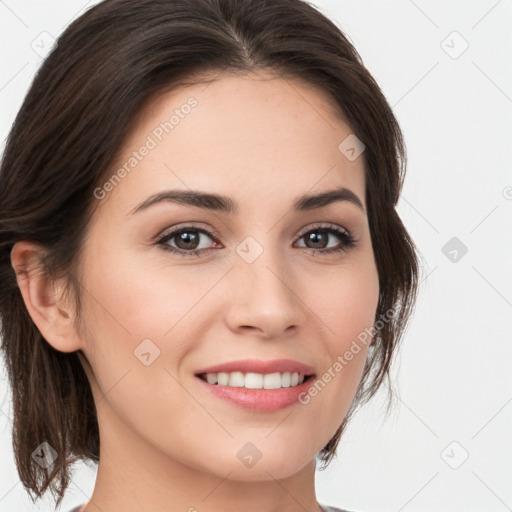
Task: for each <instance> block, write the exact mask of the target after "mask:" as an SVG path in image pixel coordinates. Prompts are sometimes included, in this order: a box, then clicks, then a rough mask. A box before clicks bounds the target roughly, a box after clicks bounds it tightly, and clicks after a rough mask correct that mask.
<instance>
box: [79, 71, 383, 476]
mask: <svg viewBox="0 0 512 512" xmlns="http://www.w3.org/2000/svg"><path fill="white" fill-rule="evenodd" d="M350 135H351V130H350V128H349V126H347V125H346V124H344V123H343V122H342V121H340V120H339V118H338V117H337V116H335V114H334V110H333V106H332V104H330V103H329V102H328V98H326V97H325V96H324V95H323V94H322V93H321V92H319V91H318V90H316V89H314V88H312V87H309V86H305V85H303V84H301V83H299V82H296V81H290V80H285V79H282V78H275V77H274V78H271V77H270V75H261V74H260V75H255V74H250V75H245V76H243V77H224V78H219V79H217V80H216V81H213V82H211V83H209V84H206V83H201V84H199V85H188V86H186V87H182V88H180V89H176V90H174V91H173V92H171V93H166V94H165V95H163V96H161V97H159V98H158V99H155V100H153V101H152V103H151V104H150V105H149V106H148V107H147V108H146V110H145V111H144V115H143V116H142V117H141V118H140V120H139V123H138V125H137V127H136V129H135V131H134V132H133V133H132V134H131V136H130V138H129V140H128V141H127V144H126V145H125V147H124V151H123V154H122V155H121V157H120V158H119V160H118V163H117V165H116V166H115V167H113V168H112V179H111V180H110V185H109V184H106V185H105V184H104V183H102V184H100V188H98V189H97V190H96V192H95V196H96V198H95V200H96V201H97V202H98V208H97V210H96V211H95V213H94V215H93V218H92V222H91V225H90V229H89V231H88V234H87V239H86V243H85V247H84V252H83V253H82V256H83V259H82V260H81V265H82V266H81V276H82V284H83V288H82V305H83V318H84V323H85V327H86V329H85V332H84V333H83V336H82V341H83V346H82V351H83V352H84V354H85V355H86V356H87V359H88V360H89V362H90V364H91V367H92V369H93V372H92V373H91V372H88V375H89V378H90V380H91V385H92V388H93V392H94V395H95V400H96V402H97V410H98V420H99V425H100V435H101V440H102V441H101V450H102V457H104V456H108V454H111V455H112V454H114V453H116V454H117V455H119V456H120V454H121V452H123V450H126V448H127V447H130V454H131V456H138V457H142V456H144V457H153V458H154V460H155V462H156V460H157V459H158V460H159V461H160V462H162V461H164V460H167V461H168V462H169V463H171V461H172V462H173V463H178V464H183V465H185V466H186V467H189V468H192V469H193V470H200V471H203V472H207V473H209V474H213V475H216V476H218V477H222V478H225V476H226V475H227V474H228V473H229V472H231V473H230V476H229V478H231V479H234V480H267V479H269V478H270V477H269V474H270V475H272V477H273V478H276V479H279V478H285V477H288V476H290V475H293V474H294V473H296V472H297V471H299V470H300V469H301V468H303V467H304V466H305V465H306V464H308V463H310V462H311V461H312V459H314V457H315V455H316V454H317V453H318V452H319V451H320V450H321V449H322V448H323V446H324V445H325V444H326V443H327V442H328V441H329V439H331V437H332V436H333V435H334V433H335V431H336V430H337V428H338V427H339V425H340V423H341V421H342V420H343V418H344V416H345V414H346V412H347V410H348V408H349V406H350V403H351V401H352V399H353V396H354V393H355V391H356V388H357V386H358V383H359V381H360V377H361V374H362V369H363V365H364V361H365V358H366V352H367V345H369V343H368V344H366V345H364V344H362V343H359V350H358V351H356V350H355V349H354V344H353V342H354V340H356V341H357V337H358V335H359V334H360V333H361V332H364V331H365V329H367V328H369V327H370V326H372V325H373V321H374V317H375V312H376V308H377V302H378V294H379V286H378V275H377V270H376V266H375V261H374V255H373V250H372V245H371V240H370V233H369V226H368V219H367V216H366V204H365V179H364V167H363V166H364V163H363V157H364V153H363V154H362V155H361V156H360V157H357V154H358V152H359V150H360V148H359V147H357V146H355V147H354V142H353V136H352V137H351V138H349V139H347V140H346V141H345V139H346V138H347V137H348V136H350ZM343 141H345V142H343ZM342 142H343V144H342V145H341V149H340V147H339V146H340V144H341V143H342ZM351 147H354V149H355V151H352V150H351V149H350V148H351ZM123 166H124V172H123V171H120V169H121V168H122V167H123ZM341 187H343V188H344V189H347V190H348V191H350V192H349V193H348V195H347V194H346V195H345V199H343V197H342V198H341V199H338V200H333V201H330V202H322V201H317V202H315V201H302V202H301V203H300V204H299V205H298V206H299V207H297V208H295V207H294V205H295V203H296V202H297V201H298V198H301V197H303V196H313V195H318V194H322V193H325V192H327V191H333V190H337V189H338V190H339V189H340V188H341ZM170 191H176V192H179V193H189V194H193V193H199V192H201V193H205V194H215V195H219V196H223V197H224V198H229V203H230V204H231V205H232V206H233V205H234V207H233V208H231V209H224V208H220V206H221V202H219V201H218V200H213V199H210V200H208V201H206V202H204V201H203V206H202V207H201V206H199V205H198V204H196V205H192V204H189V203H188V201H185V200H182V201H181V202H180V201H179V200H176V201H172V200H169V199H168V200H161V201H157V202H152V204H149V203H148V202H147V201H148V199H149V198H151V197H152V196H154V195H155V194H162V193H164V192H170ZM347 197H348V199H347ZM357 199H358V200H359V201H360V203H361V205H362V207H361V206H359V205H357V204H356V203H357ZM140 205H145V206H140ZM301 206H302V207H301ZM183 228H186V229H183ZM320 228H322V229H330V228H334V229H338V230H339V231H340V232H341V234H337V232H336V231H321V230H319V229H320ZM177 229H182V230H183V231H182V232H181V236H178V235H175V236H174V237H172V236H168V237H167V238H165V239H164V240H163V241H162V242H161V243H157V242H158V241H159V240H161V239H162V238H163V237H164V235H167V234H169V233H170V232H171V231H173V230H177ZM209 232H210V234H208V233H209ZM212 233H214V234H212ZM347 236H352V237H353V238H354V239H355V240H356V241H355V242H354V244H353V245H350V244H349V243H348V241H349V238H347ZM336 248H341V250H331V251H330V252H329V249H336ZM171 249H174V250H176V251H178V252H177V253H174V252H172V251H171ZM351 347H352V349H351ZM350 350H351V354H352V358H351V359H350V360H349V358H347V357H346V356H345V354H346V353H347V351H350ZM254 359H257V360H260V361H264V362H268V361H273V360H278V359H288V360H292V361H295V362H299V363H303V364H304V365H308V366H309V367H310V368H311V369H312V372H313V373H314V374H315V376H316V377H314V378H310V380H309V381H307V383H306V385H305V386H304V385H303V386H302V387H301V390H302V391H303V392H302V394H301V396H300V400H299V399H298V398H297V396H295V395H296V394H297V393H296V392H295V395H294V392H293V390H292V391H291V389H292V388H291V387H285V388H284V389H283V390H281V391H279V390H270V391H255V390H251V389H249V390H247V391H245V392H244V391H242V390H241V388H239V387H236V386H234V387H233V388H230V389H231V391H232V393H233V395H231V394H229V393H228V396H235V395H234V393H236V392H237V391H238V395H237V396H239V395H240V392H241V393H242V394H243V393H245V396H246V399H247V401H245V402H244V398H242V399H240V400H241V401H235V400H232V399H229V398H228V399H223V398H220V397H219V396H217V395H216V394H215V393H212V390H217V391H218V390H219V388H220V387H221V386H219V385H214V384H207V383H206V382H205V381H204V380H202V379H201V378H200V377H198V376H197V373H198V372H199V371H200V370H204V369H206V368H208V367H211V366H216V365H220V364H223V363H228V362H232V361H237V360H254ZM342 360H343V363H341V361H342ZM336 362H338V364H336ZM235 366H236V365H235ZM340 366H341V369H340ZM276 368H277V369H279V368H281V366H279V364H278V366H277V367H276ZM276 368H273V369H269V370H268V371H267V370H263V371H261V372H259V373H263V374H266V373H275V371H276ZM284 368H285V367H283V369H284ZM252 370H254V368H253V369H252ZM270 370H273V371H270ZM278 371H279V370H278ZM329 371H330V377H331V378H330V379H328V378H325V379H323V375H324V374H325V373H326V372H329ZM212 373H214V372H212ZM242 373H244V371H243V372H242ZM251 373H258V372H254V371H253V372H251ZM252 377H253V378H254V382H256V383H258V382H262V377H260V376H259V375H255V376H252ZM212 378H213V377H212ZM228 378H229V377H228ZM231 378H232V379H233V380H232V381H231V382H232V383H233V384H236V380H235V378H234V377H231ZM258 379H260V380H259V381H258ZM316 379H319V380H321V381H322V382H323V385H322V386H318V389H317V392H316V394H314V396H311V395H309V394H306V392H304V389H305V390H306V391H307V389H309V388H310V386H311V385H313V383H314V382H315V380H316ZM271 381H272V378H271V377H270V378H269V377H268V378H266V382H267V383H269V382H271ZM251 382H252V381H251ZM274 382H275V381H274ZM277 382H278V383H279V382H281V381H280V380H277ZM291 383H293V381H292V382H291ZM283 384H285V385H286V384H287V381H286V378H285V379H284V382H283ZM255 385H258V384H255ZM278 385H281V384H278ZM213 388H215V389H213ZM226 389H227V388H224V391H225V390H226ZM271 395H272V396H271ZM285 395H286V397H285V398H283V397H284V396H285ZM256 396H258V399H257V400H253V399H252V398H254V397H256ZM290 396H291V398H290ZM294 396H295V397H294ZM251 397H252V398H251ZM276 397H277V398H276ZM280 397H281V398H283V400H282V401H280V400H281V398H280ZM286 399H288V401H292V403H288V405H286V403H287V402H286ZM265 403H267V405H266V406H265ZM251 404H252V405H251ZM123 453H124V452H123ZM143 454H144V455H143Z"/></svg>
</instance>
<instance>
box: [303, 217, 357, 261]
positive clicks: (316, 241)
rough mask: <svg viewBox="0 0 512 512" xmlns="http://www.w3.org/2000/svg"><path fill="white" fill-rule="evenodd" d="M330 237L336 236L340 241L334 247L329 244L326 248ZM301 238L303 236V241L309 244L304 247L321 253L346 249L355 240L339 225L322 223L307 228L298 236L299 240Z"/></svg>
mask: <svg viewBox="0 0 512 512" xmlns="http://www.w3.org/2000/svg"><path fill="white" fill-rule="evenodd" d="M330 237H333V238H338V240H340V241H341V243H338V245H335V246H334V247H332V246H331V247H329V248H326V247H327V246H328V244H329V238H330ZM302 238H305V243H306V244H309V245H306V247H308V248H310V249H313V250H314V252H315V253H316V252H320V253H322V254H326V253H332V252H337V251H348V250H349V249H350V248H351V247H353V246H354V245H355V243H356V242H357V240H356V239H355V238H354V237H353V236H352V235H351V234H350V232H348V231H347V230H346V229H343V228H341V227H339V226H329V225H327V226H326V225H322V224H320V225H318V226H313V228H309V229H308V231H306V232H305V233H304V234H303V235H301V236H300V238H299V240H301V239H302ZM311 245H312V247H311ZM302 247H304V246H302Z"/></svg>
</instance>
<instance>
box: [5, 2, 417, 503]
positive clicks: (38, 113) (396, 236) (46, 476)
mask: <svg viewBox="0 0 512 512" xmlns="http://www.w3.org/2000/svg"><path fill="white" fill-rule="evenodd" d="M257 69H261V70H269V71H274V72H275V73H276V74H279V75H281V76H283V77H285V76H286V77H290V78H291V79H298V80H303V81H305V82H307V83H309V84H312V85H316V86H318V87H319V88H321V89H322V90H324V91H326V92H327V93H328V94H329V95H330V98H332V100H333V105H337V106H339V108H340V112H342V113H343V115H344V116H345V119H344V120H345V121H346V122H348V124H349V126H350V127H351V129H352V131H353V132H354V134H356V136H357V137H358V138H359V139H360V140H361V141H362V142H363V143H364V144H365V146H366V148H365V152H364V159H365V179H366V204H367V211H368V220H369V226H370V233H371V240H372V245H373V249H374V255H375V261H376V265H377V270H378V275H379V286H380V290H379V302H378V308H377V311H376V316H375V320H376V321H377V320H378V319H380V318H382V317H383V316H384V315H388V317H386V318H388V321H385V322H381V325H380V326H379V327H378V328H377V329H376V331H375V334H374V338H373V341H372V344H371V346H370V347H369V350H368V357H367V361H366V366H365V367H364V370H363V376H362V379H361V382H360V384H359V387H358V389H357V392H356V394H355V397H354V400H353V402H352V404H351V407H350V409H349V412H348V414H347V415H346V417H345V418H344V420H343V422H342V424H341V425H340V427H339V428H338V430H337V431H336V434H335V435H334V437H333V438H332V439H331V440H330V441H329V442H328V443H327V445H326V446H325V447H324V448H323V450H322V451H321V452H320V454H319V456H320V459H321V460H322V461H323V462H324V463H325V466H324V467H326V466H327V464H329V462H330V461H331V459H332V457H333V456H334V455H335V450H336V447H337V445H338V442H339V439H340V437H341V434H342V432H343V431H344V429H345V427H346V425H347V424H348V421H349V420H350V418H351V416H352V414H353V413H354V411H355V410H356V407H358V406H360V405H362V404H363V403H365V402H367V401H368V400H369V399H370V398H371V397H372V396H373V395H374V394H375V393H376V391H377V390H378V389H379V387H380V386H381V384H382V383H383V382H384V379H385V378H386V377H387V379H388V381H389V368H390V364H391V361H392V356H393V354H394V352H395V349H396V347H397V346H398V343H399V340H400V339H401V336H402V334H403V332H404V330H405V327H406V324H407V322H408V318H409V316H410V314H411V313H412V308H413V305H414V303H415V299H416V293H417V283H418V271H419V267H418V259H417V258H418V256H417V253H416V248H415V246H414V244H413V242H412V240H411V238H410V237H409V235H408V233H407V231H406V229H405V227H404V225H403V224H402V222H401V220H400V218H399V216H398V214H397V212H396V210H395V206H396V204H397V201H398V198H399V194H400V192H401V188H402V184H403V179H404V174H405V144H404V141H403V138H402V134H401V131H400V128H399V125H398V122H397V120H396V119H395V117H394V115H393V112H392V110H391V107H390V106H389V104H388V103H387V101H386V99H385V97H384V95H383V94H382V92H381V90H380V88H379V86H378V85H377V83H376V82H375V80H374V79H373V78H372V76H371V75H370V74H369V72H368V71H367V69H366V68H365V67H364V65H363V63H362V60H361V58H360V56H359V55H358V53H357V52H356V50H355V49H354V47H353V46H352V44H351V43H350V42H349V41H348V40H347V38H346V37H345V35H344V34H343V33H342V31H341V30H340V29H339V28H338V27H337V26H336V25H335V24H334V23H333V22H332V21H330V20H329V19H328V18H327V17H325V16H324V15H323V14H322V13H321V12H319V11H318V10H317V8H315V7H313V6H312V5H310V4H309V3H307V2H305V1H303V0H105V1H104V2H101V3H99V4H97V5H96V6H94V7H92V8H91V9H89V10H88V11H87V12H86V13H85V14H83V15H82V16H81V17H79V18H78V19H76V20H75V21H74V22H73V23H71V25H70V26H69V27H68V28H67V29H66V30H65V31H64V32H63V33H62V35H61V36H60V37H59V39H58V41H57V46H56V47H55V48H54V50H53V51H52V53H50V55H49V56H48V57H47V59H46V61H45V62H44V63H43V65H42V67H41V68H40V70H39V71H38V73H37V76H36V77H35V79H34V81H33V83H32V85H31V87H30V89H29V91H28V93H27V95H26V97H25V100H24V102H23V105H22V106H21V108H20V110H19V113H18V115H17V117H16V119H15V122H14V124H13V126H12V129H11V131H10V134H9V136H8V139H7V144H6V147H5V152H4V155H3V159H2V164H1V169H0V280H1V283H2V286H1V289H0V318H1V329H2V330H1V334H2V346H1V348H2V350H3V354H4V356H5V361H6V368H7V372H8V377H9V380H10V385H11V387H12V396H13V415H14V419H13V449H14V455H15V459H16V464H17V468H18V473H19V475H20V478H21V482H22V483H23V485H24V486H25V488H26V489H27V491H28V492H29V493H30V492H33V493H35V495H36V496H37V497H41V496H42V494H43V493H44V492H45V491H46V490H47V489H48V488H49V489H50V490H51V491H52V493H54V492H56V493H57V494H58V501H57V505H58V504H60V502H61V500H62V498H63V495H64V492H65V490H66V488H67V486H68V484H69V475H70V467H71V464H72V463H74V462H75V461H78V460H84V461H93V462H97V461H98V460H99V448H100V446H99V441H100V440H99V430H98V423H97V417H96V408H95V404H94V401H93V397H92V393H91V390H90V385H89V381H88V379H87V377H86V374H85V372H84V369H83V366H82V359H81V358H82V357H85V356H84V354H83V353H81V351H77V352H72V353H62V352H59V351H57V350H55V349H54V348H53V347H52V346H50V344H49V343H47V342H46V341H45V340H44V338H43V337H42V335H41V333H40V332H39V330H38V329H37V327H36V326H35V324H34V323H33V321H32V319H31V317H30V315H29V313H28V311H27V308H26V306H25V304H24V301H23V298H22V295H21V293H20V290H19V288H18V286H17V282H16V275H15V272H14V270H13V268H12V267H11V261H10V252H11V249H12V247H13V245H14V244H15V243H16V242H17V241H20V240H30V241H33V242H36V243H39V244H40V245H41V246H43V247H44V248H45V249H46V253H45V254H44V257H43V258H41V269H42V271H43V272H45V273H46V274H47V275H48V276H49V277H50V279H55V278H58V277H66V276H67V278H68V281H67V282H68V283H69V287H68V288H67V289H66V292H70V293H71V296H72V297H73V298H74V301H75V304H76V313H77V315H78V316H77V325H78V324H79V323H80V321H81V320H80V316H79V313H80V279H79V277H80V276H79V274H78V268H79V267H78V262H79V256H80V254H81V248H82V244H83V240H84V236H85V233H86V228H87V226H88V222H89V220H90V217H91V215H92V213H93V211H94V206H95V201H94V195H93V191H94V189H95V188H96V187H97V186H98V185H99V184H101V183H103V182H104V181H105V179H106V178H107V177H108V176H110V174H111V172H110V169H111V167H112V165H113V162H114V161H115V160H114V159H115V156H116V154H117V153H118V151H119V149H120V148H121V147H122V144H123V141H125V140H126V137H127V135H128V134H129V132H130V130H132V129H133V127H134V126H135V124H136V122H137V118H138V116H139V115H140V113H141V112H142V110H143V108H144V106H145V105H146V104H147V102H148V101H149V100H150V99H151V98H152V97H154V96H155V95H156V94H158V93H161V92H164V91H167V90H171V89H172V88H173V87H177V86H179V85H180V84H186V83H196V82H194V81H191V80H190V78H191V77H193V76H194V75H198V74H200V73H203V72H217V71H218V72H231V73H235V74H236V73H238V74H245V73H247V72H250V71H253V70H257ZM340 142H341V141H340ZM391 310H392V311H393V312H394V314H393V315H392V317H391V318H390V319H389V313H388V312H389V311H391ZM390 396H391V395H390ZM44 441H46V442H47V443H48V444H49V445H50V446H51V447H52V448H53V449H54V450H56V452H57V454H58V458H57V459H56V460H55V461H54V463H53V464H52V465H50V466H49V467H48V468H43V467H41V466H40V465H38V464H36V463H35V462H34V460H33V459H32V453H33V451H34V450H35V449H36V448H37V447H38V446H39V445H40V443H42V442H44ZM322 469H323V468H322ZM57 479H58V480H59V484H60V485H58V486H57V485H55V480H57Z"/></svg>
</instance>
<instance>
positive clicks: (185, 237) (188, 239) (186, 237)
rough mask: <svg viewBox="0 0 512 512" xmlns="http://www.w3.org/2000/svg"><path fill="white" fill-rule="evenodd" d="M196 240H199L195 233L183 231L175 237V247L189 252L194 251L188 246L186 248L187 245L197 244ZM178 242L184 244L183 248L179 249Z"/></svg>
mask: <svg viewBox="0 0 512 512" xmlns="http://www.w3.org/2000/svg"><path fill="white" fill-rule="evenodd" d="M198 240H199V236H198V234H197V233H194V232H190V231H184V232H182V233H180V234H179V235H177V240H176V245H177V246H178V247H179V248H180V249H184V250H190V249H194V248H195V247H189V246H187V244H190V243H192V245H194V242H195V243H196V244H197V243H198ZM178 242H185V247H180V244H179V243H178Z"/></svg>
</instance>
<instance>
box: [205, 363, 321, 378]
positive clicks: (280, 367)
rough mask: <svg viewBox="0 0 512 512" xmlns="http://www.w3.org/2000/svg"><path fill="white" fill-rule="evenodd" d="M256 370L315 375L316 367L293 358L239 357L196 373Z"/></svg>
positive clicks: (265, 372) (256, 371)
mask: <svg viewBox="0 0 512 512" xmlns="http://www.w3.org/2000/svg"><path fill="white" fill-rule="evenodd" d="M237 371H239V372H243V373H247V372H254V373H262V374H267V373H276V372H280V373H284V372H290V373H294V372H297V373H302V374H303V375H314V373H315V369H314V368H313V367H312V366H309V365H307V364H304V363H300V362H299V361H294V360H293V359H272V360H267V361H265V360H262V359H239V360H237V361H228V362H226V363H220V364H216V365H213V366H208V367H207V368H203V369H201V370H198V371H197V372H196V375H199V374H202V373H219V372H226V373H230V372H237Z"/></svg>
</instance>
